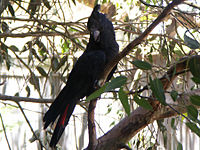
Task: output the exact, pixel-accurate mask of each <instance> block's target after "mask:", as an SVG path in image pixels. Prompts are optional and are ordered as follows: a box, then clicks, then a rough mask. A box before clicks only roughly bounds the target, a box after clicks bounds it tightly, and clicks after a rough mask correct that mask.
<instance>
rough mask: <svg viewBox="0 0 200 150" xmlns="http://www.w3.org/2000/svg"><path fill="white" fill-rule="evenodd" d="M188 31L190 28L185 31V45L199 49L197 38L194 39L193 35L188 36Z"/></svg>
mask: <svg viewBox="0 0 200 150" xmlns="http://www.w3.org/2000/svg"><path fill="white" fill-rule="evenodd" d="M187 32H188V30H187V31H186V32H185V34H184V42H185V45H186V46H188V47H189V48H191V49H197V48H200V44H199V42H198V41H197V40H195V39H192V38H191V37H189V36H187V35H186V33H187Z"/></svg>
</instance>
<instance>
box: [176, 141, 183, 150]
mask: <svg viewBox="0 0 200 150" xmlns="http://www.w3.org/2000/svg"><path fill="white" fill-rule="evenodd" d="M177 150H183V146H182V144H181V143H180V142H178V145H177Z"/></svg>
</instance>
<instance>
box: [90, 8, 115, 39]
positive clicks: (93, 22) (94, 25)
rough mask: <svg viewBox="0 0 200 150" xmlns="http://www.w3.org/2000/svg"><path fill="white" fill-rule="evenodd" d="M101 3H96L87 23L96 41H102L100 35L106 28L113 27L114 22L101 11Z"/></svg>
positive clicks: (91, 35)
mask: <svg viewBox="0 0 200 150" xmlns="http://www.w3.org/2000/svg"><path fill="white" fill-rule="evenodd" d="M99 10H100V5H98V4H97V5H96V6H95V7H94V9H93V11H92V14H91V15H90V17H89V19H88V23H87V28H88V30H89V32H90V37H91V38H93V40H94V41H95V42H100V35H101V34H102V32H103V31H104V29H105V28H107V29H109V28H111V29H113V25H112V23H111V22H110V21H109V20H108V19H107V18H106V15H104V14H102V13H100V12H99Z"/></svg>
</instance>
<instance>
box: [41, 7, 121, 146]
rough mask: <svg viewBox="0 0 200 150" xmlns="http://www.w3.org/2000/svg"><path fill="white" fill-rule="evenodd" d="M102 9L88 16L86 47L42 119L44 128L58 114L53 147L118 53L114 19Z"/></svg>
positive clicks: (94, 10) (96, 9) (97, 8)
mask: <svg viewBox="0 0 200 150" xmlns="http://www.w3.org/2000/svg"><path fill="white" fill-rule="evenodd" d="M99 8H100V5H96V6H95V8H94V9H93V12H92V14H91V16H90V17H89V19H88V24H87V27H88V30H89V31H90V39H89V43H88V44H87V47H86V50H85V51H84V53H83V54H82V55H81V56H80V57H79V59H78V60H77V62H76V64H75V66H74V67H73V69H72V71H71V73H70V75H69V77H68V80H67V83H66V86H65V87H64V88H63V89H62V91H61V92H60V93H59V95H58V96H57V98H56V99H55V101H54V102H53V103H52V105H51V106H50V108H49V110H48V111H47V112H46V114H45V116H44V118H43V121H44V128H47V127H48V126H49V124H50V123H53V122H54V121H55V120H56V119H57V117H59V119H58V122H57V124H56V128H55V130H54V132H53V136H52V138H51V142H50V146H51V147H55V146H56V144H57V142H58V141H59V139H60V137H61V135H62V133H63V131H64V129H65V127H66V125H67V124H68V122H69V119H70V116H71V115H72V113H73V110H74V108H75V106H76V104H77V103H78V102H79V100H80V99H82V98H84V97H85V96H89V95H90V94H91V93H92V92H94V91H95V90H96V84H97V82H98V81H99V79H100V75H101V73H102V72H103V71H104V68H105V65H106V64H107V63H108V62H109V61H110V60H111V59H112V58H113V57H114V56H115V55H117V54H118V51H119V47H118V44H117V42H116V40H115V32H114V28H113V25H112V22H110V21H109V20H108V19H107V18H106V16H105V15H104V14H102V13H100V12H99ZM115 69H116V67H115V68H114V69H113V70H112V72H111V73H110V74H109V76H108V78H107V80H109V79H110V78H111V77H112V75H113V73H114V71H115Z"/></svg>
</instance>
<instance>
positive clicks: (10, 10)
mask: <svg viewBox="0 0 200 150" xmlns="http://www.w3.org/2000/svg"><path fill="white" fill-rule="evenodd" d="M8 10H9V12H10V13H11V15H12V17H15V11H14V9H13V7H12V5H11V4H10V3H8Z"/></svg>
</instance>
